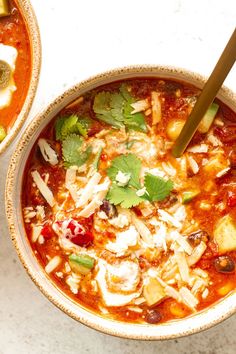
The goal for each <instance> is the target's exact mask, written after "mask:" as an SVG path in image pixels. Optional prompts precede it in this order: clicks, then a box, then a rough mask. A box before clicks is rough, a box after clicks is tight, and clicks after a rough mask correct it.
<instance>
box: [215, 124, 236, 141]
mask: <svg viewBox="0 0 236 354" xmlns="http://www.w3.org/2000/svg"><path fill="white" fill-rule="evenodd" d="M214 134H216V135H217V136H218V137H219V138H220V140H221V141H222V142H223V143H225V144H227V143H233V142H236V124H229V125H225V126H224V127H216V128H215V129H214Z"/></svg>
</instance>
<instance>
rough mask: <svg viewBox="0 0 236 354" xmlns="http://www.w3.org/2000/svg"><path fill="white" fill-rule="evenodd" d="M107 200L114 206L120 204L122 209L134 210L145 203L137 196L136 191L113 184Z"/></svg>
mask: <svg viewBox="0 0 236 354" xmlns="http://www.w3.org/2000/svg"><path fill="white" fill-rule="evenodd" d="M106 198H107V199H108V200H109V201H110V202H111V203H112V204H114V205H117V204H120V206H121V207H122V208H132V207H134V206H136V205H138V204H139V203H141V202H142V201H143V199H142V198H141V197H138V196H137V194H136V190H134V189H132V188H129V187H119V186H117V184H115V183H112V185H111V187H110V189H109V192H108V194H107V196H106Z"/></svg>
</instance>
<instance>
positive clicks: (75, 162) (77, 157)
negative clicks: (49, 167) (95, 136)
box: [62, 134, 92, 167]
mask: <svg viewBox="0 0 236 354" xmlns="http://www.w3.org/2000/svg"><path fill="white" fill-rule="evenodd" d="M83 142H84V139H83V138H82V137H81V136H79V135H76V134H71V135H68V136H67V137H66V139H64V140H63V142H62V155H63V160H64V165H65V167H70V166H82V165H83V164H84V163H85V162H86V161H87V160H88V158H89V156H90V154H91V150H92V149H91V147H87V148H86V149H85V150H84V151H83V150H82V147H83Z"/></svg>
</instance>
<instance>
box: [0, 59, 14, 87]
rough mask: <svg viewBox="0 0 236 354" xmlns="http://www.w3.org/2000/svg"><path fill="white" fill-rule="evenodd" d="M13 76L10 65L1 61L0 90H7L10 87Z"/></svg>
mask: <svg viewBox="0 0 236 354" xmlns="http://www.w3.org/2000/svg"><path fill="white" fill-rule="evenodd" d="M11 74H12V72H11V67H10V65H9V64H8V63H7V62H6V61H4V60H0V89H5V88H6V87H7V86H8V85H9V82H10V79H11Z"/></svg>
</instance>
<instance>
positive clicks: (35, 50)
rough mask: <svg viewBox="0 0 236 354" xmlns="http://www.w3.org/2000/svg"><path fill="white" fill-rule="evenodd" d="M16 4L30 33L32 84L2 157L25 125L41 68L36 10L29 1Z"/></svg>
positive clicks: (2, 148)
mask: <svg viewBox="0 0 236 354" xmlns="http://www.w3.org/2000/svg"><path fill="white" fill-rule="evenodd" d="M16 3H17V5H18V7H19V9H20V12H21V14H22V16H23V18H24V20H25V23H26V26H27V29H28V33H29V39H30V48H31V78H30V84H29V88H28V92H27V96H26V98H25V102H24V104H23V107H22V109H21V111H20V114H19V115H18V117H17V119H16V120H15V122H14V124H13V126H12V127H11V129H10V131H9V132H8V134H7V136H6V138H5V139H4V140H3V142H1V143H0V155H1V153H3V152H4V151H5V150H6V148H7V147H8V146H9V145H10V144H11V142H12V141H13V140H14V139H15V137H16V136H17V134H18V132H19V131H20V129H21V127H22V125H23V123H24V122H25V120H26V118H27V116H28V114H29V111H30V108H31V106H32V103H33V99H34V96H35V93H36V89H37V86H38V80H39V73H40V66H41V41H40V34H39V28H38V23H37V20H36V17H35V14H34V10H33V8H32V6H31V4H30V2H29V1H28V0H16Z"/></svg>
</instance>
